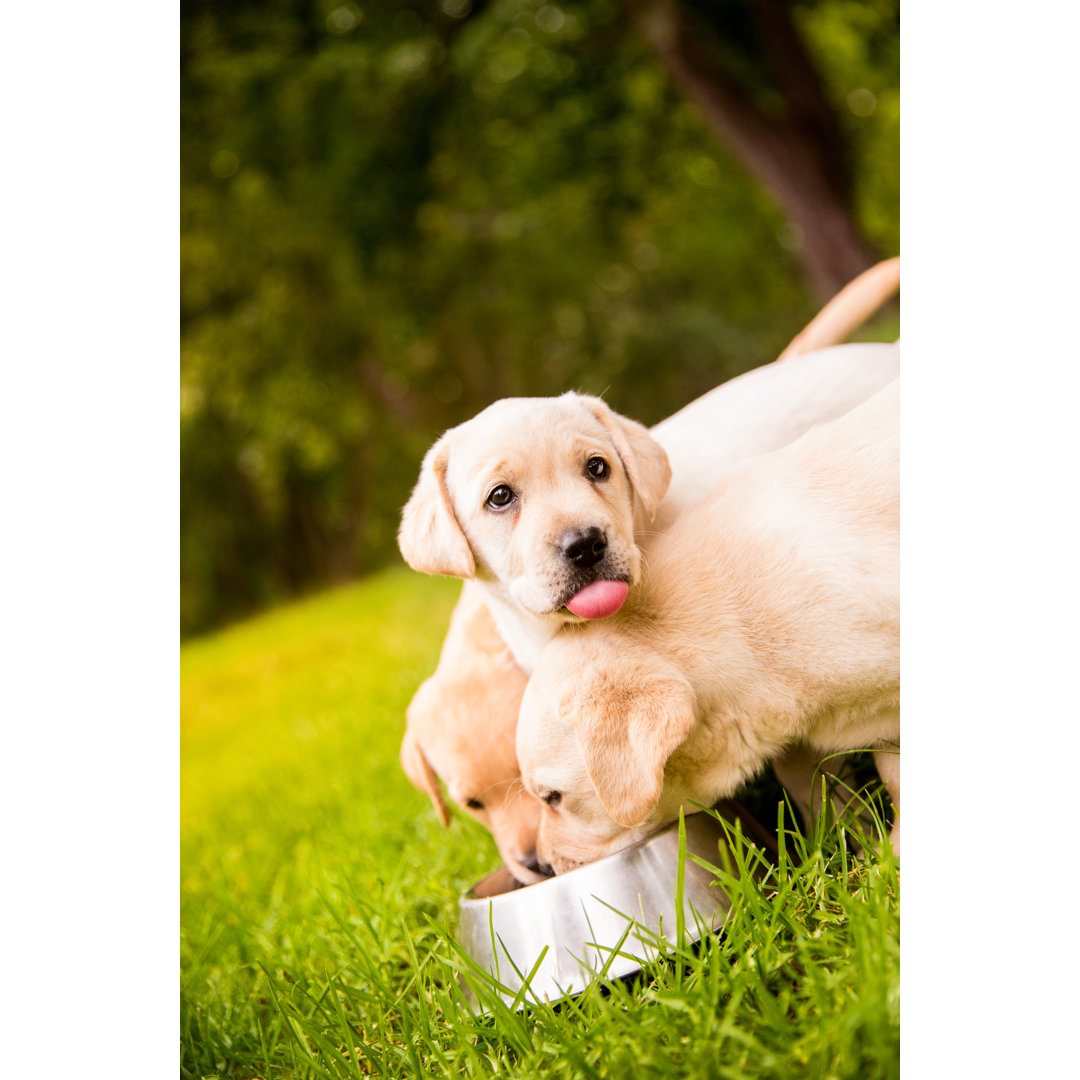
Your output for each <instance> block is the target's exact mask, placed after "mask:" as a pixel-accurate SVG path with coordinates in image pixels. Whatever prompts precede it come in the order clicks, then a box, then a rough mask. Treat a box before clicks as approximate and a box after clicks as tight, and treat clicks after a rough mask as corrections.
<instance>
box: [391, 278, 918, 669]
mask: <svg viewBox="0 0 1080 1080" xmlns="http://www.w3.org/2000/svg"><path fill="white" fill-rule="evenodd" d="M899 273H900V269H899V260H898V259H893V260H889V261H888V262H886V263H882V264H880V265H879V266H877V267H875V268H873V269H872V270H870V271H867V273H866V274H864V275H862V276H861V277H860V278H857V279H856V280H855V281H854V282H852V284H851V285H849V286H848V287H847V288H846V289H844V290H843V291H842V292H841V293H840V294H839V295H838V296H837V297H836V298H834V300H833V301H832V302H830V304H829V305H827V306H826V308H825V309H824V310H823V311H822V313H821V315H819V316H818V318H817V319H815V320H814V322H812V323H811V324H810V326H809V327H807V329H806V330H805V331H804V332H803V334H802V335H800V337H801V338H802V339H803V340H804V341H808V342H819V341H822V340H825V339H826V337H827V336H828V335H840V334H843V333H846V332H847V331H849V330H850V329H851V328H852V327H853V326H855V325H857V324H858V322H859V321H861V320H862V318H863V317H864V315H865V313H866V311H867V309H868V308H869V309H870V310H872V309H873V308H874V307H875V306H880V304H881V303H882V302H884V300H885V299H887V298H888V296H890V295H892V293H894V292H895V291H896V289H897V287H898V285H899ZM826 316H828V318H827V319H826ZM822 320H824V321H825V322H826V323H827V325H826V326H825V328H824V329H823V330H821V331H820V332H817V333H812V331H813V330H814V327H815V326H818V325H819V324H820V322H821V321H822ZM801 348H802V346H796V345H795V343H793V346H792V347H789V349H788V350H787V352H786V353H785V359H784V360H783V361H778V362H776V363H773V364H769V365H766V366H765V367H761V368H757V369H755V370H753V371H751V372H748V373H746V374H745V375H742V376H740V377H739V378H737V379H733V380H731V381H730V382H727V383H725V384H723V385H722V386H720V387H718V388H717V389H716V390H713V391H711V392H710V393H708V394H706V395H704V396H703V397H701V398H699V399H698V400H697V401H695V402H693V403H692V404H690V405H688V406H687V407H686V408H685V409H683V410H681V411H680V412H678V413H676V414H675V415H674V416H672V417H670V418H669V419H667V420H665V421H663V422H662V423H661V424H658V425H657V426H656V427H655V428H653V429H652V431H651V432H650V431H648V430H646V429H645V428H644V427H643V426H642V425H641V424H639V423H637V422H636V421H634V420H630V419H627V418H626V417H624V416H620V415H619V414H618V413H615V412H613V411H612V410H611V409H610V408H609V407H608V406H607V405H606V404H605V403H604V402H603V401H601V400H600V399H599V398H595V397H589V396H586V395H582V394H575V393H572V392H571V393H567V394H564V395H562V397H557V398H506V399H504V400H502V401H497V402H495V403H494V404H493V405H490V406H489V407H488V408H487V409H485V410H483V412H481V413H480V414H478V415H477V416H475V417H474V418H473V419H471V420H469V421H467V422H466V423H464V424H460V425H459V426H458V427H455V428H452V429H451V430H450V431H448V432H446V434H444V435H443V436H442V437H441V438H440V439H439V440H438V441H437V442H436V443H435V445H434V446H432V448H431V449H430V450H429V451H428V453H427V455H426V456H425V458H424V461H423V464H422V466H421V470H420V478H419V480H418V481H417V484H416V487H415V488H414V490H413V493H412V496H411V497H410V499H409V501H408V503H407V504H406V506H405V508H404V510H403V512H402V520H401V527H400V529H399V532H398V545H399V547H400V549H401V553H402V555H403V556H404V558H405V561H406V562H407V563H408V564H409V565H410V566H411V567H413V569H415V570H420V571H422V572H424V573H428V574H443V575H447V576H452V577H463V578H475V579H476V580H477V581H478V582H479V583H480V584H481V586H482V587H483V588H484V591H485V598H486V599H487V602H488V605H489V607H490V608H491V612H492V615H493V616H494V618H495V622H496V625H497V626H498V629H499V632H500V634H501V635H502V637H503V639H504V640H505V641H506V643H507V644H508V645H509V646H510V649H511V651H512V652H513V654H514V656H515V658H516V659H517V661H518V663H519V664H520V665H521V667H522V668H523V669H524V670H525V671H526V672H531V671H532V669H533V667H534V666H535V664H536V660H537V657H538V656H539V654H540V651H541V649H542V648H543V646H544V645H545V644H546V643H547V642H548V641H550V640H551V638H552V637H553V636H554V635H555V634H556V633H557V632H558V630H559V629H560V628H562V627H563V626H565V625H567V624H568V623H581V622H582V621H585V620H595V619H603V618H607V617H609V616H611V615H613V614H615V612H617V611H618V610H619V608H620V607H621V606H622V604H623V603H624V602H625V600H626V597H627V595H628V591H629V589H630V587H631V586H633V585H634V584H635V583H636V582H637V581H638V580H639V578H640V576H641V550H640V547H639V541H640V539H641V536H642V535H643V534H644V533H646V532H648V531H656V530H659V529H663V528H666V527H667V526H668V525H669V524H670V522H671V521H672V520H674V519H675V518H676V517H677V516H678V514H679V513H681V512H682V511H683V510H685V509H686V508H687V507H688V506H692V505H694V504H695V503H697V502H698V501H699V500H700V499H701V497H702V495H703V494H704V493H705V492H707V491H708V490H709V489H710V488H711V486H712V484H713V482H714V479H715V476H716V473H717V470H718V469H720V468H722V467H724V466H726V465H727V464H730V463H731V461H732V460H745V459H746V458H749V457H751V456H753V455H754V454H757V453H762V452H765V451H767V450H770V449H773V448H775V447H777V446H783V445H785V444H786V443H788V442H790V441H791V440H792V439H795V438H797V437H798V436H799V435H801V434H802V432H804V431H806V430H807V428H808V427H810V426H811V425H812V424H815V423H821V422H823V421H825V420H829V419H832V418H835V417H838V416H842V415H843V414H844V413H845V412H847V411H848V410H849V409H851V408H852V407H854V406H855V405H857V404H858V403H860V402H862V401H865V400H866V399H867V398H868V397H869V396H870V395H871V394H873V393H874V392H876V391H877V390H878V389H880V388H881V387H882V386H884V385H885V384H886V383H887V382H888V381H889V380H891V379H893V378H895V377H896V375H897V374H898V371H899V366H898V365H899V350H898V348H897V347H895V346H889V345H863V346H856V345H851V346H842V347H837V348H833V349H818V350H816V351H811V352H802V353H800V351H799V350H800V349H801ZM673 475H674V483H673V482H672V477H673ZM669 487H670V490H669ZM665 495H666V496H667V498H666V499H665ZM662 504H663V507H662V509H663V513H662V515H661V517H660V518H659V519H658V517H657V514H658V511H660V510H661V506H662Z"/></svg>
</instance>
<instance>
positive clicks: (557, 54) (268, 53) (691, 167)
mask: <svg viewBox="0 0 1080 1080" xmlns="http://www.w3.org/2000/svg"><path fill="white" fill-rule="evenodd" d="M725 2H726V3H729V4H731V3H733V2H735V0H725ZM742 2H744V3H746V2H751V0H742ZM795 14H796V17H797V23H798V26H799V27H800V29H801V31H802V33H803V35H804V37H805V39H806V41H807V42H808V44H809V46H810V48H811V50H812V52H813V55H814V57H815V59H816V61H817V62H818V64H819V66H820V69H821V72H822V75H823V78H824V80H825V83H826V86H827V88H828V92H829V95H830V98H831V101H832V103H833V104H834V105H835V108H836V110H837V112H838V115H839V117H840V121H841V124H842V130H843V132H844V135H845V138H846V139H847V141H848V143H849V152H850V159H851V164H852V167H853V170H854V175H855V198H856V208H857V213H858V217H859V222H860V224H861V226H862V227H863V230H864V231H865V234H866V235H867V237H868V238H869V239H870V241H871V242H872V243H873V244H874V245H875V246H876V247H877V248H878V249H879V250H880V251H881V252H882V254H885V255H888V254H893V253H895V252H896V250H898V245H899V237H898V205H897V204H898V192H897V188H898V130H899V122H898V38H897V25H896V24H897V9H896V4H895V3H894V2H878V0H873V2H866V3H864V2H861V0H826V2H823V3H812V4H810V3H807V4H804V5H799V6H798V7H797V9H796V12H795ZM181 45H182V58H181V66H182V84H181V109H182V115H181V139H182V187H181V226H182V240H181V255H182V296H181V320H182V322H181V347H182V355H181V470H182V474H181V500H182V504H181V509H182V534H181V559H182V565H181V577H182V604H181V614H182V631H183V632H184V633H185V634H190V633H195V632H200V631H203V630H205V629H208V628H210V627H213V626H215V625H219V624H221V623H223V622H226V621H229V620H231V619H234V618H237V617H239V616H240V615H242V614H245V613H247V612H249V611H252V610H255V609H257V608H260V607H264V606H268V605H270V604H272V603H274V602H276V601H278V600H281V599H284V598H286V597H288V596H291V595H295V594H297V593H300V592H303V591H305V590H308V589H310V588H312V587H316V586H319V585H321V584H326V583H330V582H335V581H340V580H344V579H347V578H350V577H353V576H356V575H357V574H360V573H365V572H368V571H370V570H372V569H374V568H376V567H378V566H380V565H382V564H385V563H386V562H388V561H393V560H395V559H397V558H398V556H397V554H396V545H395V539H394V538H395V532H396V527H397V522H398V516H399V512H400V508H401V506H402V505H403V503H404V501H405V500H406V498H407V497H408V493H409V490H410V488H411V486H412V484H413V482H414V481H415V478H416V474H417V470H418V466H419V462H420V459H421V457H422V455H423V453H424V451H425V450H426V448H427V447H428V446H429V445H430V443H431V442H432V441H433V440H434V439H435V438H436V437H437V436H438V435H439V434H440V433H441V432H442V431H443V430H445V429H446V428H447V427H449V426H452V425H453V424H456V423H459V422H461V421H463V420H465V419H467V418H468V417H469V416H471V415H473V414H474V413H476V412H477V411H479V410H480V409H481V408H483V407H484V406H485V405H487V404H489V403H490V402H491V401H492V400H494V399H496V398H499V397H504V396H512V395H543V394H553V393H561V392H562V391H563V390H566V389H578V390H581V391H585V392H590V393H598V394H603V395H604V396H605V398H606V399H607V400H608V401H609V402H610V403H611V404H612V406H613V407H614V408H616V409H618V410H619V411H621V412H624V413H626V414H628V415H632V416H634V417H636V418H637V419H640V420H642V421H643V422H645V423H655V422H656V421H657V420H659V419H661V418H662V417H663V416H664V415H666V414H667V413H669V412H671V411H673V410H675V409H677V408H679V407H680V406H682V405H683V404H685V403H686V402H687V401H689V400H691V399H692V398H693V397H695V396H696V395H698V394H700V393H702V392H704V391H705V390H707V389H709V388H710V387H712V386H714V385H716V384H717V383H718V382H721V381H723V380H724V379H727V378H729V377H731V376H733V375H736V374H738V373H740V372H742V371H744V370H747V369H748V368H750V367H754V366H756V365H758V364H761V363H764V362H766V361H768V360H769V359H771V358H773V357H774V356H775V354H776V353H777V352H778V351H779V349H780V348H782V347H783V345H784V344H785V343H786V342H787V340H788V339H789V338H790V337H791V336H792V335H793V334H794V333H795V332H797V331H798V329H799V328H800V327H801V326H802V325H803V324H804V323H805V321H806V320H807V319H808V318H809V317H810V316H811V315H812V314H813V312H814V311H815V310H816V308H817V301H816V299H815V298H814V297H812V296H811V294H810V292H809V291H808V289H807V287H806V285H805V283H804V280H803V277H802V273H801V268H800V262H799V254H798V235H797V230H792V229H791V227H790V226H789V224H788V223H787V222H786V221H785V219H784V215H783V213H782V212H781V210H780V209H779V208H778V207H777V206H776V205H775V203H774V202H773V200H772V199H771V197H770V195H769V193H768V192H766V191H764V190H763V189H762V188H761V187H760V186H759V185H758V184H757V183H756V182H755V181H754V179H753V178H752V176H751V175H750V174H749V173H748V172H747V170H746V168H745V167H744V166H743V165H742V164H741V163H740V162H739V161H738V160H736V159H735V158H734V157H733V156H732V155H731V154H730V153H729V152H728V151H727V150H726V149H725V147H724V146H723V145H721V144H720V143H719V142H718V141H717V139H716V138H715V137H714V135H713V134H712V133H711V132H710V131H709V130H708V128H707V127H706V125H705V123H704V121H703V119H702V117H701V115H700V114H699V112H698V110H697V108H696V107H695V106H694V105H693V104H692V103H690V102H688V101H687V100H686V99H685V98H683V97H682V96H681V95H680V94H679V93H678V92H677V90H676V89H675V88H674V87H673V85H672V83H671V80H670V79H669V77H668V74H667V72H666V71H665V70H664V68H663V67H662V66H661V65H660V63H659V61H658V60H657V59H656V58H655V56H654V55H653V54H652V53H651V52H650V51H649V50H648V48H647V47H646V45H645V44H644V43H643V41H642V40H641V39H640V38H639V37H638V36H637V34H636V33H635V32H634V29H633V26H632V25H631V24H630V22H629V21H628V19H627V17H626V14H625V12H624V10H623V8H622V7H621V6H620V5H619V4H618V3H616V2H614V0H565V2H560V3H558V4H555V3H546V2H543V0H495V2H491V3H481V2H480V0H471V2H470V0H380V2H379V3H377V4H370V3H367V4H363V5H357V4H353V3H344V4H340V3H336V2H326V3H323V2H314V0H258V2H256V0H248V2H231V3H230V2H225V0H215V2H204V3H196V2H190V3H184V4H183V6H182V33H181ZM767 89H768V88H767V86H764V87H763V90H762V93H763V96H764V99H766V100H767Z"/></svg>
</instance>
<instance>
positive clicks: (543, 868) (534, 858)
mask: <svg viewBox="0 0 1080 1080" xmlns="http://www.w3.org/2000/svg"><path fill="white" fill-rule="evenodd" d="M521 865H522V866H524V867H525V869H526V870H531V871H532V872H533V873H534V874H543V875H544V877H554V876H555V871H554V870H552V869H551V867H550V866H549V865H548V864H547V863H546V862H541V861H540V856H539V855H537V854H536V852H535V851H534V852H532V854H530V855H529V856H528V858H525V859H522V860H521Z"/></svg>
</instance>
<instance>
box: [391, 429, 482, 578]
mask: <svg viewBox="0 0 1080 1080" xmlns="http://www.w3.org/2000/svg"><path fill="white" fill-rule="evenodd" d="M449 459H450V446H449V444H448V443H447V441H446V436H445V435H444V436H443V437H442V438H441V439H440V440H439V441H438V442H437V443H436V444H435V445H434V446H433V447H432V448H431V449H430V450H429V451H428V452H427V454H425V455H424V461H423V464H422V465H421V466H420V479H419V480H417V482H416V487H414V488H413V493H412V495H411V496H410V498H409V501H408V502H407V503H406V504H405V509H404V510H402V512H401V526H400V528H399V529H398V548H399V549H400V551H401V554H402V556H403V557H404V559H405V561H406V562H407V563H408V564H409V565H410V566H411V567H412V568H413V569H414V570H419V571H420V573H422V574H444V575H445V576H447V577H464V578H469V577H473V576H474V575H475V574H476V563H475V561H474V560H473V556H472V551H471V550H470V548H469V542H468V540H466V539H465V534H464V533H463V532H462V531H461V526H460V525H459V524H458V520H457V517H456V516H455V514H454V507H453V505H452V504H451V502H450V492H449V491H448V490H447V487H446V467H447V463H448V461H449Z"/></svg>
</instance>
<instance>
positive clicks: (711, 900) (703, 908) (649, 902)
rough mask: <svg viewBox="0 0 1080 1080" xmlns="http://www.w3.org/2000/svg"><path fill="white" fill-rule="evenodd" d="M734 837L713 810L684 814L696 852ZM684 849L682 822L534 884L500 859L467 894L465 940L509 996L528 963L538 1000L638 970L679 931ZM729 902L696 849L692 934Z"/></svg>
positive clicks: (721, 915)
mask: <svg viewBox="0 0 1080 1080" xmlns="http://www.w3.org/2000/svg"><path fill="white" fill-rule="evenodd" d="M715 809H716V811H717V812H718V813H720V814H721V815H722V816H723V817H724V818H726V819H727V820H728V821H729V822H734V821H735V820H736V818H738V819H739V820H740V821H741V823H742V831H743V835H744V836H747V837H748V838H750V839H753V840H754V841H755V842H756V843H757V844H758V845H759V846H762V847H766V848H768V847H771V846H772V841H771V838H769V837H768V835H767V834H766V833H765V831H764V829H763V828H762V827H761V825H759V824H758V823H757V822H756V821H754V819H753V818H751V817H750V816H749V815H748V814H747V813H746V811H745V810H744V809H742V807H740V806H738V805H737V804H735V803H731V802H724V803H718V804H717V806H716V807H715ZM726 843H727V841H726V837H725V833H724V829H723V826H722V825H721V824H720V822H718V821H717V820H716V819H715V818H714V817H713V816H712V815H711V814H705V813H697V814H691V815H690V816H689V817H687V818H686V851H687V855H688V856H689V855H697V856H699V857H701V858H703V859H705V860H706V861H707V862H709V863H711V864H712V865H714V866H720V865H722V859H721V856H720V853H719V852H720V848H721V847H722V846H725V845H726ZM678 853H679V825H678V822H675V823H673V824H671V825H668V826H665V827H664V828H662V829H661V830H659V831H658V832H656V833H654V834H653V835H652V836H650V837H647V838H646V839H645V840H642V841H640V842H639V843H636V844H634V845H632V846H630V847H627V848H623V849H622V850H621V851H617V852H615V853H614V854H612V855H608V856H607V857H605V858H603V859H598V860H597V861H596V862H593V863H589V864H588V865H586V866H582V867H580V868H579V869H577V870H573V871H571V872H570V873H568V874H563V875H560V876H559V877H553V878H549V879H547V880H546V881H542V882H539V883H538V884H536V885H530V886H527V887H519V886H517V883H516V882H515V881H514V879H513V877H512V876H511V874H510V872H509V870H507V869H506V867H500V868H499V869H498V870H496V871H495V872H494V873H492V874H489V875H488V876H487V877H486V878H483V879H482V880H481V881H479V882H477V883H476V884H475V885H474V886H473V887H472V888H471V889H470V890H469V891H468V892H466V893H465V894H464V895H463V896H462V898H461V905H460V920H459V927H458V937H459V940H460V943H461V945H462V946H463V948H464V949H465V950H466V951H467V952H468V953H469V955H470V956H471V957H472V958H473V959H474V960H475V961H476V962H477V964H479V965H480V967H482V968H484V969H485V970H487V971H488V972H489V973H490V974H491V975H493V976H494V977H495V978H496V979H497V980H498V982H499V983H500V984H501V986H502V988H503V989H502V990H501V991H500V995H501V996H502V997H503V999H504V1000H506V1001H512V1000H513V997H514V995H517V993H518V991H519V990H520V989H521V987H522V985H523V982H524V980H525V979H526V978H528V975H529V973H530V972H532V977H531V978H528V983H529V988H528V991H527V992H526V998H527V999H532V998H535V999H536V1000H539V1001H543V1000H547V1001H556V1000H558V999H559V998H563V997H566V996H569V995H571V994H576V993H580V991H581V990H583V989H584V988H585V986H586V984H587V983H588V982H590V981H591V980H593V979H594V978H596V977H597V976H598V975H601V974H602V975H603V977H605V978H610V979H616V978H621V977H622V976H625V975H630V974H633V973H634V972H636V971H639V970H640V969H641V967H642V965H643V964H645V963H647V962H649V961H650V960H652V959H654V958H655V956H656V953H657V945H659V939H660V938H664V939H666V940H667V941H669V942H675V941H676V940H677V939H676V932H677V929H676V928H677V926H678V915H677V912H676V883H677V879H678V862H679V859H678ZM732 865H734V863H732ZM730 907H731V902H730V900H729V899H728V897H727V895H726V894H725V893H724V892H723V891H722V890H721V889H720V887H719V886H718V885H717V884H716V883H715V877H714V875H713V874H712V873H711V872H710V871H708V870H706V869H704V867H702V866H699V865H698V864H697V863H696V862H694V861H693V860H692V859H690V858H689V857H688V858H687V859H686V860H685V870H684V877H683V918H684V927H685V930H684V933H685V937H686V939H687V940H689V941H698V940H700V938H701V937H702V936H703V935H704V934H705V933H707V932H708V931H710V930H717V929H719V928H720V926H721V925H722V923H723V922H724V919H725V918H726V916H727V913H728V910H729V909H730ZM545 948H546V949H547V952H546V953H544V949H545ZM542 953H543V954H544V955H543V959H542V960H541V959H540V957H541V954H542ZM534 967H535V971H534V970H533V969H534ZM470 996H471V995H470Z"/></svg>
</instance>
